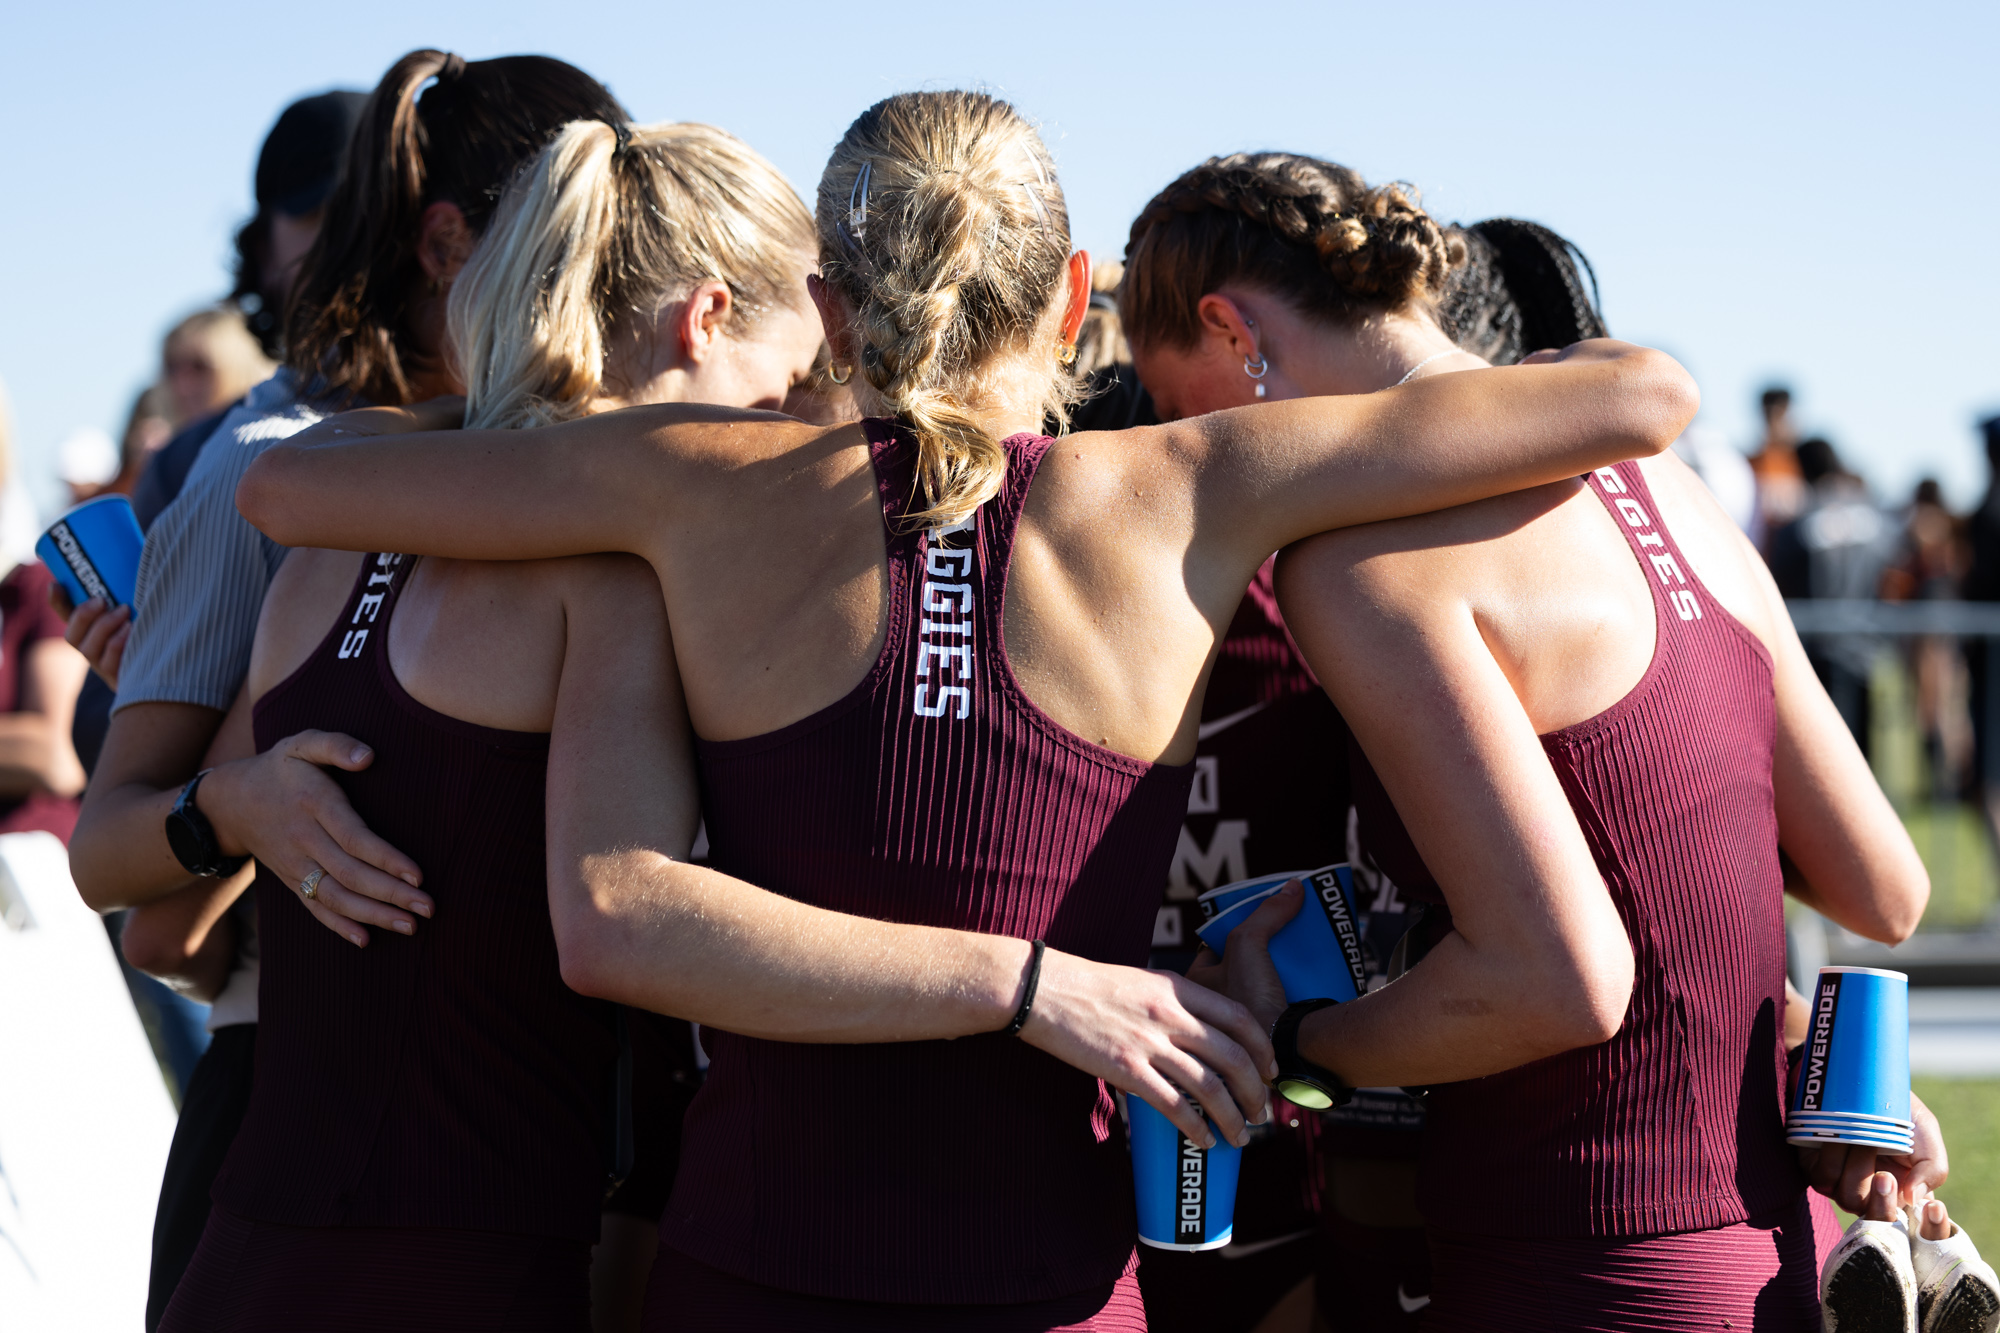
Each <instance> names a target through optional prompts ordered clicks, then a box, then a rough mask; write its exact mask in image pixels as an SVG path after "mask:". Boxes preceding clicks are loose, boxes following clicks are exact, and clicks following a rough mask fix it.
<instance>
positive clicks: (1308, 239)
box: [1118, 153, 1465, 347]
mask: <svg viewBox="0 0 2000 1333" xmlns="http://www.w3.org/2000/svg"><path fill="white" fill-rule="evenodd" d="M1464 262H1465V243H1464V241H1463V240H1461V239H1460V238H1459V237H1458V236H1457V235H1455V234H1454V233H1451V232H1447V231H1446V230H1445V229H1444V228H1442V227H1440V226H1438V224H1437V223H1436V222H1434V221H1432V220H1431V216H1430V214H1428V213H1426V212H1424V210H1423V209H1422V208H1421V207H1419V206H1418V203H1417V194H1416V191H1415V190H1414V189H1413V188H1412V187H1410V186H1407V185H1401V184H1389V185H1379V186H1375V187H1372V188H1371V187H1370V186H1369V185H1368V184H1367V183H1366V182H1365V181H1363V180H1362V179H1361V177H1360V176H1359V175H1358V174H1357V173H1355V172H1353V171H1350V170H1349V169H1348V168H1346V167H1343V166H1337V165H1335V164H1334V163H1332V162H1327V161H1323V160H1322V159H1320V158H1316V157H1306V156H1304V155H1302V154H1299V153H1232V154H1230V155H1229V156H1228V157H1212V158H1210V159H1209V160H1208V161H1206V162H1204V163H1202V164H1201V165H1200V166H1198V167H1196V168H1194V170H1192V171H1189V172H1187V173H1186V174H1184V175H1183V176H1181V178H1180V179H1179V180H1176V181H1175V182H1174V183H1173V184H1171V185H1169V186H1167V188H1166V189H1164V190H1162V191H1160V192H1159V194H1157V195H1155V196H1154V197H1153V201H1152V202H1151V203H1149V204H1147V205H1146V208H1145V211H1143V212H1142V213H1140V214H1139V218H1138V220H1137V221H1136V222H1134V223H1133V224H1132V235H1131V239H1130V240H1129V241H1128V242H1127V243H1126V246H1125V281H1124V284H1123V285H1122V287H1121V288H1120V291H1119V298H1118V310H1119V314H1120V315H1121V316H1122V317H1123V318H1124V322H1125V332H1126V336H1128V337H1129V338H1131V339H1132V341H1133V342H1135V343H1139V344H1141V345H1156V346H1165V347H1191V346H1193V345H1194V343H1195V342H1196V341H1197V340H1198V338H1199V337H1200V332H1201V322H1200V316H1199V314H1198V313H1197V311H1196V307H1197V304H1198V303H1199V302H1200V300H1201V298H1202V297H1203V296H1205V295H1207V294H1208V293H1210V292H1213V291H1218V290H1220V289H1221V288H1222V287H1224V286H1226V285H1228V284H1229V283H1232V282H1240V283H1247V284H1249V285H1251V286H1255V287H1260V288H1264V289H1266V290H1268V291H1272V292H1276V293H1279V294H1281V295H1283V296H1284V297H1285V298H1286V299H1287V300H1289V301H1291V302H1292V303H1293V304H1295V305H1296V306H1297V307H1298V308H1299V309H1300V310H1301V311H1303V312H1304V313H1306V314H1308V315H1312V316H1315V317H1317V318H1320V319H1323V320H1327V321H1329V322H1334V323H1342V324H1345V323H1351V322H1354V321H1356V320H1360V319H1365V318H1367V317H1368V316H1370V315H1375V314H1382V313H1386V312H1389V311H1397V310H1405V309H1408V308H1410V307H1412V306H1417V307H1422V308H1429V307H1431V306H1433V305H1435V304H1436V302H1437V300H1438V298H1439V297H1440V296H1441V295H1442V294H1443V292H1444V290H1445V279H1446V277H1447V276H1448V275H1449V274H1450V273H1451V271H1452V270H1453V269H1454V268H1456V267H1458V266H1459V265H1460V264H1462V263H1464Z"/></svg>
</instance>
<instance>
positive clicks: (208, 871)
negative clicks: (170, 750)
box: [167, 768, 250, 879]
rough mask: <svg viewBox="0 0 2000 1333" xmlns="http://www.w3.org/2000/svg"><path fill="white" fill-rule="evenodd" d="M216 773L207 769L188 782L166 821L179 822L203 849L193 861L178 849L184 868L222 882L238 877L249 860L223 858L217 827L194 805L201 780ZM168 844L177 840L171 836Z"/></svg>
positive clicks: (246, 858) (234, 857)
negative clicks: (237, 874)
mask: <svg viewBox="0 0 2000 1333" xmlns="http://www.w3.org/2000/svg"><path fill="white" fill-rule="evenodd" d="M214 771H215V770H214V769H212V768H204V769H203V770H201V772H199V773H197V774H195V775H194V776H193V777H191V778H189V779H188V782H187V785H186V786H185V787H182V788H181V794H180V797H179V798H178V799H177V800H175V801H174V808H173V811H172V813H170V814H169V815H168V816H167V819H168V821H169V823H174V822H178V823H179V824H180V826H181V828H182V829H183V830H184V831H185V832H187V833H189V834H192V835H193V837H194V840H195V843H196V844H197V845H198V847H199V848H200V851H199V854H198V855H197V856H196V857H194V858H193V859H190V858H189V857H188V856H186V855H185V854H183V853H181V852H180V851H179V849H178V848H176V855H178V856H179V857H180V862H181V865H182V866H183V867H185V868H186V869H187V870H188V871H189V872H190V873H192V874H196V875H209V876H213V877H215V878H218V879H221V878H227V877H228V876H230V875H233V874H235V873H236V872H237V871H238V870H241V869H242V868H243V863H244V862H246V861H248V860H249V859H250V858H249V857H247V856H224V855H223V854H222V847H221V845H220V844H219V843H218V842H217V841H216V837H215V825H213V824H211V823H209V822H208V816H207V815H205V814H203V813H202V812H201V807H200V806H198V805H196V804H195V791H196V789H198V788H199V787H200V786H201V780H202V779H203V778H205V777H207V776H208V775H209V774H210V773H213V772H214ZM168 842H169V844H172V843H173V842H174V839H173V838H171V837H169V838H168Z"/></svg>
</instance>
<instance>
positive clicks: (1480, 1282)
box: [1421, 1195, 1840, 1333]
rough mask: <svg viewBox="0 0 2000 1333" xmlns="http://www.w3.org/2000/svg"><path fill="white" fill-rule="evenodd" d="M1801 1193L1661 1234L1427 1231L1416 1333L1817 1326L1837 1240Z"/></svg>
mask: <svg viewBox="0 0 2000 1333" xmlns="http://www.w3.org/2000/svg"><path fill="white" fill-rule="evenodd" d="M1839 1234H1840V1232H1839V1226H1838V1223H1836V1222H1835V1221H1834V1220H1833V1214H1832V1210H1831V1209H1826V1210H1818V1209H1813V1208H1811V1207H1810V1206H1809V1205H1808V1204H1807V1201H1806V1198H1805V1197H1804V1196H1803V1195H1801V1196H1800V1198H1799V1201H1798V1203H1797V1204H1796V1205H1794V1206H1792V1207H1789V1208H1787V1209H1785V1210H1784V1212H1783V1213H1782V1214H1779V1215H1773V1216H1769V1217H1762V1218H1757V1219H1755V1220H1753V1221H1749V1222H1738V1223H1736V1224H1735V1225H1734V1226H1726V1227H1716V1228H1714V1229H1713V1230H1710V1231H1685V1232H1680V1233H1678V1234H1674V1235H1665V1236H1585V1237H1576V1238H1561V1239H1520V1240H1517V1239H1514V1238H1511V1237H1507V1236H1486V1235H1472V1234H1468V1233H1464V1232H1442V1231H1433V1232H1432V1233H1431V1263H1432V1282H1433V1286H1432V1291H1431V1297H1432V1299H1431V1304H1430V1306H1429V1308H1428V1309H1426V1310H1425V1311H1424V1318H1423V1323H1422V1325H1421V1327H1422V1328H1423V1330H1424V1333H1461V1330H1463V1331H1465V1333H1471V1331H1472V1330H1478V1331H1479V1333H1507V1331H1508V1330H1514V1329H1519V1330H1522V1331H1523V1333H1527V1330H1535V1333H1542V1331H1543V1330H1547V1329H1558V1328H1559V1329H1563V1330H1565V1333H1568V1331H1570V1330H1574V1331H1575V1333H1696V1331H1697V1330H1699V1331H1700V1333H1720V1331H1721V1330H1725V1329H1738V1330H1755V1333H1819V1327H1820V1317H1819V1266H1820V1263H1821V1262H1822V1261H1823V1260H1824V1259H1825V1257H1826V1255H1827V1253H1828V1252H1829V1251H1830V1250H1831V1249H1832V1248H1833V1244H1834V1241H1836V1240H1837V1239H1838V1238H1839Z"/></svg>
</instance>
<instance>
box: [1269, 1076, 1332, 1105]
mask: <svg viewBox="0 0 2000 1333" xmlns="http://www.w3.org/2000/svg"><path fill="white" fill-rule="evenodd" d="M1272 1086H1274V1087H1276V1088H1277V1090H1278V1094H1279V1095H1280V1096H1282V1097H1283V1098H1284V1099H1285V1100H1286V1101H1288V1102H1290V1103H1291V1104H1292V1105H1294V1106H1303V1107H1305V1109H1306V1110H1308V1111H1324V1110H1326V1109H1328V1108H1329V1107H1331V1106H1332V1105H1333V1098H1331V1097H1329V1096H1327V1094H1326V1089H1324V1088H1322V1087H1320V1086H1319V1085H1318V1084H1317V1083H1308V1082H1306V1081H1305V1080H1304V1079H1302V1078H1280V1079H1279V1080H1278V1081H1277V1083H1275V1084H1274V1085H1272Z"/></svg>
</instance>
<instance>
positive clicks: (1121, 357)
mask: <svg viewBox="0 0 2000 1333" xmlns="http://www.w3.org/2000/svg"><path fill="white" fill-rule="evenodd" d="M1124 277H1125V266H1124V265H1123V264H1120V263H1118V262H1116V261H1115V260H1114V261H1109V262H1106V263H1103V264H1098V265H1095V266H1093V267H1092V269H1091V271H1090V310H1089V311H1088V313H1086V314H1085V315H1084V317H1083V326H1082V327H1081V328H1079V329H1078V330H1077V334H1076V360H1075V361H1074V362H1072V363H1071V365H1070V370H1071V371H1072V372H1074V373H1075V375H1076V377H1077V378H1078V379H1079V380H1081V381H1083V397H1082V400H1081V401H1080V402H1078V403H1077V405H1076V406H1075V408H1073V409H1072V410H1071V411H1070V414H1069V428H1070V429H1071V430H1076V431H1084V430H1126V429H1129V428H1131V427H1133V426H1151V425H1157V424H1158V423H1159V419H1160V418H1159V415H1158V414H1157V413H1156V412H1155V411H1154V410H1153V400H1152V398H1151V396H1150V395H1148V394H1147V392H1146V389H1145V386H1144V385H1142V384H1140V383H1139V377H1138V375H1137V374H1135V373H1134V372H1133V370H1132V349H1131V347H1130V346H1129V345H1127V343H1126V341H1125V328H1124V325H1122V324H1121V323H1119V320H1118V284H1119V283H1120V282H1122V281H1123V280H1124ZM1042 428H1043V429H1044V430H1045V431H1047V432H1048V433H1049V434H1051V435H1053V434H1056V433H1057V430H1058V423H1057V422H1056V421H1055V420H1054V419H1053V418H1051V419H1050V420H1049V421H1047V422H1045V423H1043V427H1042Z"/></svg>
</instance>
